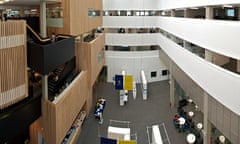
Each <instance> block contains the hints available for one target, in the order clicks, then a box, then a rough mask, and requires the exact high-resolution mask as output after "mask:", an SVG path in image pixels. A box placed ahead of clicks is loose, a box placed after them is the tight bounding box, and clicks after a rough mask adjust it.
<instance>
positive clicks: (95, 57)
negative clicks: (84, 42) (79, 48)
mask: <svg viewBox="0 0 240 144" xmlns="http://www.w3.org/2000/svg"><path fill="white" fill-rule="evenodd" d="M104 46H105V35H104V34H101V35H98V37H97V38H96V39H95V40H94V41H92V42H91V44H90V48H91V64H90V66H91V69H90V70H91V83H90V86H93V84H94V82H95V81H96V79H97V77H98V75H99V73H100V71H101V70H102V67H103V65H104V64H105V56H104V51H103V58H102V60H101V61H99V53H100V52H101V51H102V50H104Z"/></svg>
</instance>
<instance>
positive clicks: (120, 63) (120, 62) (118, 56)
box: [105, 50, 168, 83]
mask: <svg viewBox="0 0 240 144" xmlns="http://www.w3.org/2000/svg"><path fill="white" fill-rule="evenodd" d="M105 65H107V67H108V72H107V75H108V77H107V81H108V82H113V80H112V78H113V77H114V76H115V74H120V72H121V71H122V70H125V71H126V74H130V75H133V76H134V80H135V81H136V82H137V83H139V82H140V71H141V70H144V71H145V74H146V77H147V80H148V82H155V81H161V80H166V79H168V76H162V74H161V72H162V70H165V69H166V66H165V65H164V64H163V63H162V62H161V61H160V59H159V51H158V50H155V51H135V52H120V51H106V63H105ZM151 71H157V77H155V78H151Z"/></svg>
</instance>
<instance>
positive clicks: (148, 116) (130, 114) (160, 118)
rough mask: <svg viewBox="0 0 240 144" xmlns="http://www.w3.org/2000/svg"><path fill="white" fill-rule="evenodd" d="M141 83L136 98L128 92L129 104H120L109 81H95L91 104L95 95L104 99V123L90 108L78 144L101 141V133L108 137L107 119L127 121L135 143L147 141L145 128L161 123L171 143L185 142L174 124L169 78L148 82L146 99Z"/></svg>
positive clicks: (91, 143)
mask: <svg viewBox="0 0 240 144" xmlns="http://www.w3.org/2000/svg"><path fill="white" fill-rule="evenodd" d="M139 90H140V85H137V98H136V99H135V100H134V99H133V97H132V94H131V93H130V94H129V99H128V103H127V104H126V105H125V106H120V105H119V91H117V90H115V89H114V85H113V84H112V83H98V84H97V85H96V86H95V88H94V92H93V95H94V98H93V105H94V103H95V102H96V99H97V98H98V97H103V98H105V99H106V100H107V104H106V107H105V109H104V113H103V118H104V122H103V124H99V123H98V121H97V120H96V119H95V117H94V116H93V108H92V111H91V113H90V115H89V116H88V117H87V118H86V119H85V121H84V124H83V126H82V131H81V134H80V136H79V139H78V144H100V138H99V137H100V136H104V137H106V136H107V127H108V126H109V124H110V123H109V121H110V120H120V121H129V122H130V128H131V133H133V134H134V133H136V135H137V143H138V144H149V142H148V134H147V127H148V126H151V125H152V124H160V123H164V124H165V127H166V130H167V133H168V136H169V139H170V142H171V144H185V143H186V141H185V138H186V134H185V133H178V131H177V130H176V129H175V127H174V126H173V121H172V119H173V116H174V114H175V113H176V110H175V109H170V105H169V84H168V81H162V82H154V83H151V84H149V85H148V99H147V100H143V99H142V96H141V92H139Z"/></svg>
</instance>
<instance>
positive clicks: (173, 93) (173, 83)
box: [169, 74, 175, 108]
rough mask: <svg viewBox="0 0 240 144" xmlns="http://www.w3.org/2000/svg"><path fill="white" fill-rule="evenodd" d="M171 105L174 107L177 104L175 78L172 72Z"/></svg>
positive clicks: (170, 81)
mask: <svg viewBox="0 0 240 144" xmlns="http://www.w3.org/2000/svg"><path fill="white" fill-rule="evenodd" d="M169 83H170V106H171V108H174V105H175V100H174V96H175V81H174V78H173V76H172V74H170V80H169Z"/></svg>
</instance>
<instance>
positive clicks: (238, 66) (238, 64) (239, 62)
mask: <svg viewBox="0 0 240 144" xmlns="http://www.w3.org/2000/svg"><path fill="white" fill-rule="evenodd" d="M237 72H239V73H240V60H237Z"/></svg>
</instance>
